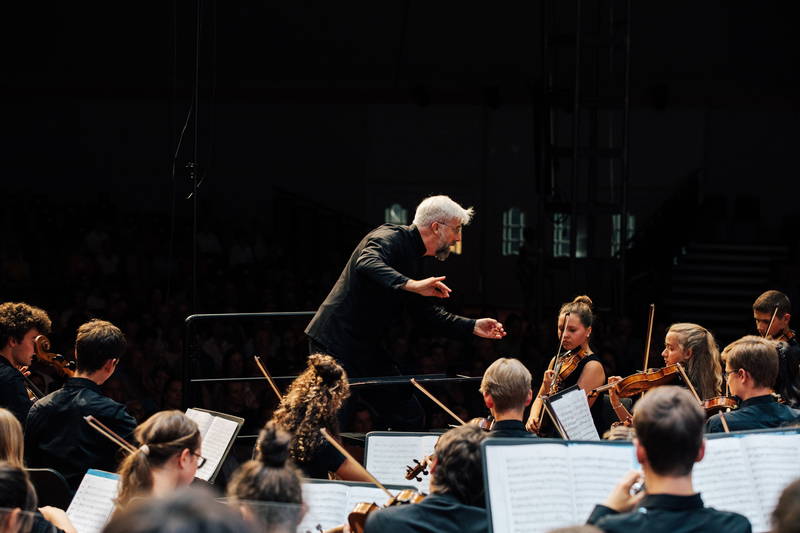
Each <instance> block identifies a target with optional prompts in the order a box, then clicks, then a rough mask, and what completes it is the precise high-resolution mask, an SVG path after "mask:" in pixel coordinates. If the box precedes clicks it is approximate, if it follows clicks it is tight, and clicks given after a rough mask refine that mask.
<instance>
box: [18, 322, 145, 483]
mask: <svg viewBox="0 0 800 533" xmlns="http://www.w3.org/2000/svg"><path fill="white" fill-rule="evenodd" d="M125 346H126V341H125V335H123V333H122V331H120V329H119V328H118V327H116V326H115V325H114V324H112V323H111V322H107V321H105V320H90V321H89V322H86V323H84V324H82V325H81V326H80V327H79V328H78V333H77V335H76V338H75V358H76V360H77V370H76V372H75V377H72V378H69V379H67V381H66V382H65V383H64V387H63V388H61V389H59V390H57V391H55V392H52V393H50V394H48V395H47V396H45V397H44V398H42V399H40V400H39V401H37V402H36V403H35V404H34V405H33V407H31V410H30V412H29V413H28V419H27V422H26V424H25V452H26V455H27V460H28V466H29V467H32V468H53V469H55V470H56V471H58V472H60V473H61V474H62V475H63V476H64V477H65V478H66V480H67V483H69V485H70V487H71V488H72V489H73V490H77V488H78V485H80V482H81V479H83V475H84V474H85V473H86V470H87V469H89V468H97V469H99V470H106V471H111V472H113V471H115V470H116V467H117V457H118V456H119V449H118V447H117V446H116V445H115V444H114V443H113V442H110V441H109V440H108V439H106V438H105V437H104V436H103V435H101V434H99V433H97V431H95V430H94V429H93V428H92V427H90V426H89V425H88V424H86V422H85V421H84V417H85V416H88V415H92V416H94V417H95V418H97V419H98V420H99V421H100V422H102V423H103V424H105V425H106V426H108V427H109V428H110V429H111V430H112V431H113V432H114V433H116V434H118V435H119V436H120V437H122V438H123V439H125V440H127V441H129V442H130V441H131V440H132V439H131V436H132V434H133V430H134V429H135V428H136V420H135V419H134V418H133V417H132V416H131V415H130V414H129V413H128V411H127V410H126V409H125V406H124V405H122V404H120V403H117V402H115V401H114V400H112V399H111V398H108V397H107V396H105V395H104V394H103V392H102V390H101V389H100V386H101V385H102V384H103V383H105V382H106V380H108V378H110V377H111V375H112V374H114V371H115V370H116V368H117V364H118V363H119V360H120V357H122V354H123V352H124V351H125Z"/></svg>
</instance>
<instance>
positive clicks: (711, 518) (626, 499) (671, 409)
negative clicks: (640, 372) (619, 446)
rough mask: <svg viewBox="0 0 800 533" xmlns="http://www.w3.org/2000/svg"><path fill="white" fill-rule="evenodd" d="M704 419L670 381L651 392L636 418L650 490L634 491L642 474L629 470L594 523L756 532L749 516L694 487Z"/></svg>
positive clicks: (612, 527) (621, 528) (623, 528)
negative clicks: (716, 505)
mask: <svg viewBox="0 0 800 533" xmlns="http://www.w3.org/2000/svg"><path fill="white" fill-rule="evenodd" d="M704 421H705V414H704V413H703V409H702V408H701V407H700V406H699V405H698V404H697V400H696V399H695V398H694V396H692V394H691V393H690V392H689V391H688V390H686V389H684V388H681V387H676V386H669V385H668V386H663V387H658V388H656V389H652V390H650V391H648V392H647V393H646V394H645V395H644V397H643V398H642V399H641V400H640V401H639V403H638V404H637V407H636V413H635V414H634V416H633V427H634V428H635V430H636V435H637V438H636V439H635V440H634V450H635V452H636V459H637V460H638V461H639V463H640V464H641V465H642V470H643V473H644V476H643V481H644V483H645V486H646V491H643V492H640V493H638V494H636V495H631V493H630V491H631V488H632V487H633V485H634V483H636V482H637V481H639V480H640V475H641V474H640V473H639V472H631V473H629V474H628V475H626V476H625V478H624V479H623V480H622V481H621V482H620V484H619V485H617V486H616V488H615V489H614V490H613V491H612V492H611V494H610V495H609V496H608V499H607V500H606V501H605V503H604V504H603V505H597V506H596V507H595V508H594V510H593V511H592V514H591V515H590V516H589V520H588V523H589V524H592V525H595V526H597V527H599V528H600V529H602V530H603V531H606V532H617V531H618V532H625V533H629V532H631V531H648V532H652V533H660V532H665V533H666V532H669V533H675V532H698V533H699V532H704V533H705V532H711V531H719V532H723V531H724V532H725V533H750V531H751V529H750V522H749V521H748V520H747V518H745V517H744V516H742V515H740V514H738V513H732V512H724V511H717V510H715V509H712V508H709V507H705V506H704V505H703V500H702V498H701V497H700V494H699V493H697V492H695V490H694V488H693V486H692V467H693V465H694V463H695V462H698V461H701V460H702V459H703V454H704V453H705V440H704V439H703V424H704ZM637 507H638V508H637Z"/></svg>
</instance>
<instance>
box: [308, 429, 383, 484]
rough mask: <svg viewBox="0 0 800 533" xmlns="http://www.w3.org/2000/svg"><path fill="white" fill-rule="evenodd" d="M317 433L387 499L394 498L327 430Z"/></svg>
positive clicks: (320, 430)
mask: <svg viewBox="0 0 800 533" xmlns="http://www.w3.org/2000/svg"><path fill="white" fill-rule="evenodd" d="M319 432H320V433H322V436H323V437H325V440H327V441H328V442H329V443H330V444H331V446H333V447H334V448H336V449H337V450H339V452H340V453H341V454H342V455H344V456H345V457H347V458H348V459H350V460H351V461H352V462H353V463H354V464H355V465H357V468H358V469H359V470H361V471H362V472H363V473H364V474H366V475H367V477H368V478H370V479H371V480H372V482H373V483H375V485H376V486H377V487H378V488H379V489H381V490H382V491H383V492H385V493H386V495H387V496H389V499H392V498H394V495H393V494H392V493H391V492H389V489H387V488H386V487H384V486H383V485H382V484H381V482H380V481H378V480H377V479H376V478H375V476H373V475H372V474H370V472H369V470H367V469H366V468H364V467H363V466H362V465H361V463H359V462H358V461H356V460H355V458H354V457H353V456H352V455H350V452H348V451H347V450H345V448H344V446H342V445H341V444H339V442H338V441H337V440H336V439H334V438H333V437H332V436H331V434H330V433H328V430H327V429H325V428H320V429H319Z"/></svg>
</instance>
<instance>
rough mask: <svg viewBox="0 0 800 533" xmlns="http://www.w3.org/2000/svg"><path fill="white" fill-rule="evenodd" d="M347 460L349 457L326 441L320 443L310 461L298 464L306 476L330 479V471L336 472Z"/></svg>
mask: <svg viewBox="0 0 800 533" xmlns="http://www.w3.org/2000/svg"><path fill="white" fill-rule="evenodd" d="M346 460H347V458H346V457H345V456H344V455H342V453H341V452H340V451H339V450H337V449H336V448H334V447H333V446H332V445H331V443H329V442H327V441H325V442H323V443H322V444H320V445H319V447H318V448H317V449H316V451H315V452H314V455H313V457H311V460H310V461H308V462H305V463H297V466H299V467H300V469H301V470H302V471H303V474H305V477H310V478H313V479H328V472H336V471H337V470H339V467H340V466H342V464H344V462H345V461H346Z"/></svg>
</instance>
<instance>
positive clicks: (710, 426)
mask: <svg viewBox="0 0 800 533" xmlns="http://www.w3.org/2000/svg"><path fill="white" fill-rule="evenodd" d="M722 360H723V361H725V379H727V383H728V390H729V391H730V393H731V394H732V395H734V396H737V397H738V398H739V399H740V400H741V401H742V403H741V404H740V405H739V408H738V409H736V410H735V411H731V412H730V413H725V421H726V422H727V423H728V428H729V429H730V430H731V431H742V430H746V429H762V428H775V427H779V426H783V425H785V424H787V423H791V422H794V421H795V420H797V419H798V417H800V411H799V410H797V409H792V408H791V407H789V406H788V405H783V404H780V403H778V402H777V401H776V400H775V397H774V396H773V395H772V385H773V384H774V383H775V378H776V377H777V376H778V350H777V343H775V341H769V340H766V339H762V338H761V337H756V336H755V335H749V336H747V337H742V338H741V339H739V340H738V341H736V342H733V343H731V344H729V345H728V346H726V347H725V349H724V350H723V351H722ZM722 431H725V428H724V427H723V425H722V420H721V418H720V415H719V414H716V415H714V416H712V417H711V418H709V419H708V422H706V432H708V433H721V432H722Z"/></svg>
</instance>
